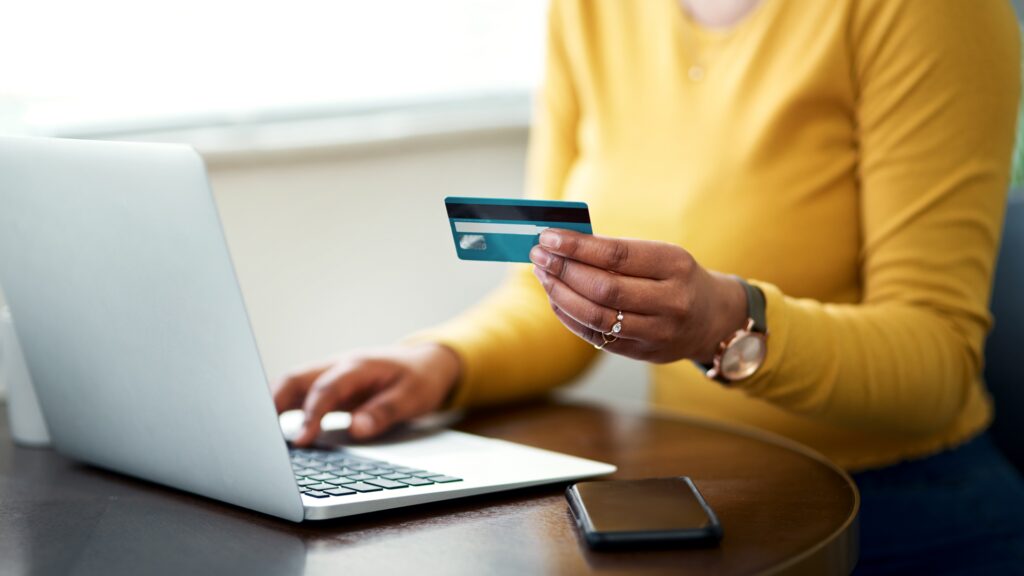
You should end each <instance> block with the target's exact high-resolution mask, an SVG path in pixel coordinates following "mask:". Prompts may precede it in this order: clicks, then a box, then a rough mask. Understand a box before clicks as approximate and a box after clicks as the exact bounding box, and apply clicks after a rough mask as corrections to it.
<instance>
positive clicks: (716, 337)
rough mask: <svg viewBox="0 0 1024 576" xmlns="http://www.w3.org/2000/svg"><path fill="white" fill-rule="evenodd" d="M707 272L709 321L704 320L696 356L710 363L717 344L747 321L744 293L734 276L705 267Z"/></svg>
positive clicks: (702, 362)
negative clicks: (703, 333) (705, 328)
mask: <svg viewBox="0 0 1024 576" xmlns="http://www.w3.org/2000/svg"><path fill="white" fill-rule="evenodd" d="M709 273H710V275H711V280H712V281H711V285H712V290H711V294H712V299H711V302H712V304H711V307H710V312H711V321H710V322H709V323H708V331H707V338H706V341H705V345H704V346H703V347H702V348H701V353H700V356H699V357H698V358H696V359H695V360H697V361H698V362H700V363H701V364H705V365H707V364H711V362H712V361H713V360H714V358H715V354H716V353H718V347H719V345H721V343H722V342H724V341H725V340H726V339H727V338H729V336H731V335H733V334H734V333H735V332H736V331H737V330H741V329H743V327H744V326H746V324H747V318H748V317H749V311H748V310H747V293H746V290H744V288H743V285H742V284H740V282H739V280H738V279H737V278H736V277H735V276H730V275H728V274H722V273H720V272H714V271H709Z"/></svg>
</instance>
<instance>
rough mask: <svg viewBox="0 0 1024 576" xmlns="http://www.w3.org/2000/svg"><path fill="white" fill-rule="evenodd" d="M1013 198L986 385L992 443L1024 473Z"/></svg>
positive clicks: (1023, 292)
mask: <svg viewBox="0 0 1024 576" xmlns="http://www.w3.org/2000/svg"><path fill="white" fill-rule="evenodd" d="M1012 196H1015V197H1012V198H1011V199H1010V201H1009V203H1008V204H1007V207H1006V224H1005V227H1004V231H1003V242H1002V247H1001V249H1000V251H999V259H998V261H997V264H996V275H995V282H994V284H993V288H992V306H991V308H992V314H993V316H995V326H994V328H993V329H992V332H991V333H990V334H989V337H988V341H987V342H986V344H985V381H986V383H987V384H988V389H989V392H991V394H992V397H993V399H994V401H995V410H996V415H995V421H994V422H993V424H992V429H991V434H992V438H993V440H994V441H995V443H996V445H997V446H999V448H1000V449H1001V450H1002V451H1003V453H1005V454H1006V456H1007V457H1008V458H1009V459H1010V461H1011V462H1013V464H1014V465H1015V466H1016V467H1017V469H1018V470H1020V471H1021V472H1022V473H1024V196H1022V195H1021V194H1019V193H1018V194H1013V195H1012Z"/></svg>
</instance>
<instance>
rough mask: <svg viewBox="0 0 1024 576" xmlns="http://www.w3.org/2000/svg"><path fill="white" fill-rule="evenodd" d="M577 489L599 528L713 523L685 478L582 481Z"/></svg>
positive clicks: (658, 528) (668, 528)
mask: <svg viewBox="0 0 1024 576" xmlns="http://www.w3.org/2000/svg"><path fill="white" fill-rule="evenodd" d="M576 490H577V491H578V493H579V496H580V500H581V501H582V503H583V506H584V508H585V509H586V513H587V516H589V517H590V523H591V525H592V526H593V529H594V530H595V531H597V532H651V531H665V532H669V531H682V530H698V529H702V528H706V527H708V526H709V525H710V524H711V523H712V520H711V518H710V517H709V516H708V513H707V512H706V511H705V510H704V506H703V505H702V502H701V500H700V499H699V498H698V496H697V494H696V493H695V492H694V489H693V488H692V487H691V484H690V483H689V482H688V481H687V480H685V479H683V478H655V479H650V480H617V481H606V482H580V483H578V484H576Z"/></svg>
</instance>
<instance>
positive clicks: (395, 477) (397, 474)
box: [381, 472, 409, 480]
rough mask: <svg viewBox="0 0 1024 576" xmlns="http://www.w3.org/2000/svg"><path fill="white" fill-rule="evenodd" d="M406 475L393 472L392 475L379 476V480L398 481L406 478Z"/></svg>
mask: <svg viewBox="0 0 1024 576" xmlns="http://www.w3.org/2000/svg"><path fill="white" fill-rule="evenodd" d="M408 477H409V475H408V474H402V473H401V472H395V473H394V474H381V478H384V479H385V480H398V479H400V478H408Z"/></svg>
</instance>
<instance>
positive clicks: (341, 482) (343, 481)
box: [324, 476, 356, 486]
mask: <svg viewBox="0 0 1024 576" xmlns="http://www.w3.org/2000/svg"><path fill="white" fill-rule="evenodd" d="M324 482H327V483H328V484H334V485H335V486H342V485H344V484H351V483H353V482H356V480H353V479H352V478H350V477H348V476H339V477H338V478H335V479H333V480H324Z"/></svg>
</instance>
